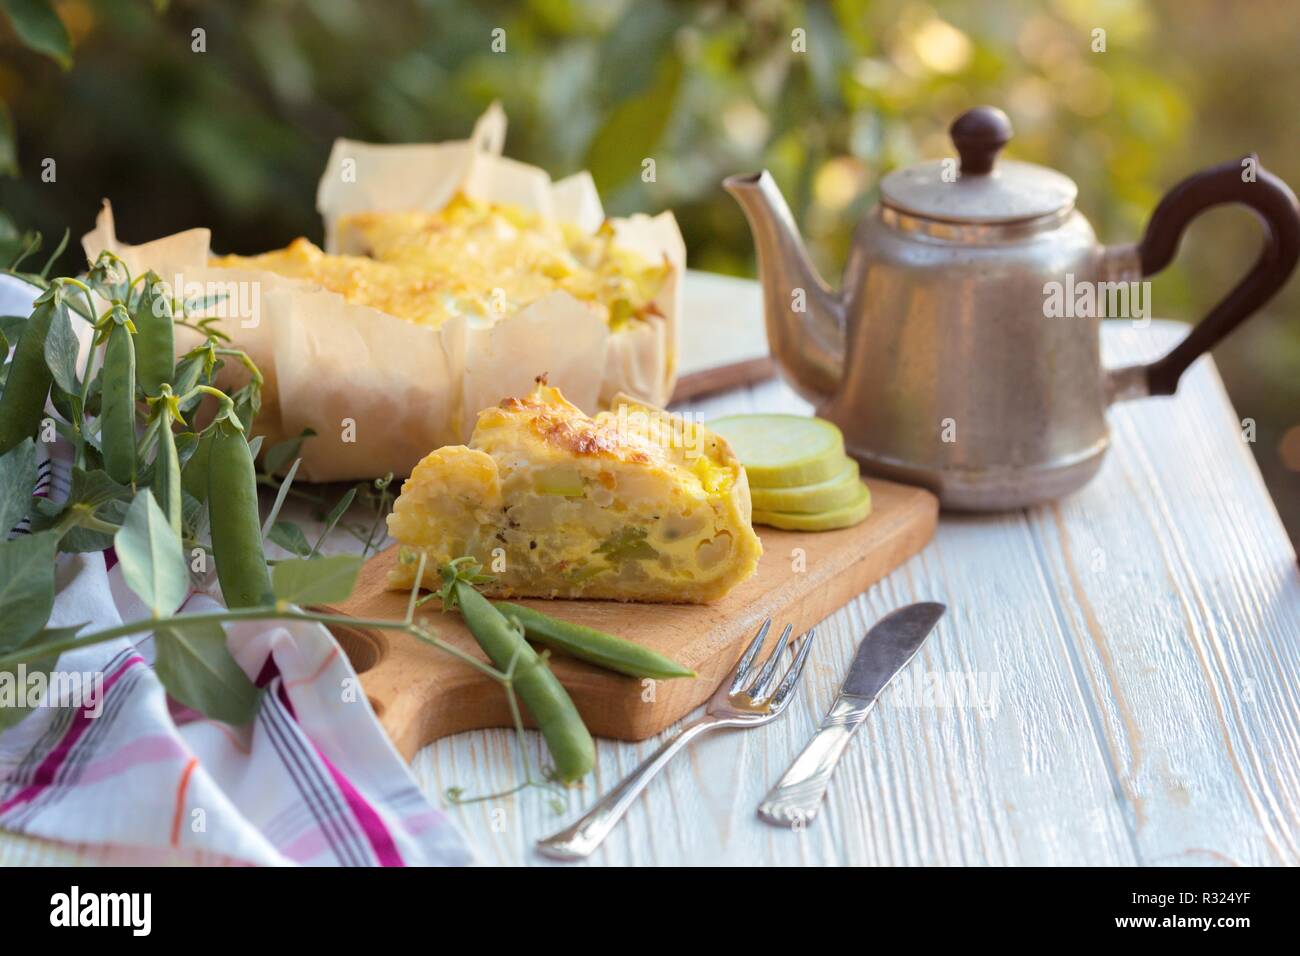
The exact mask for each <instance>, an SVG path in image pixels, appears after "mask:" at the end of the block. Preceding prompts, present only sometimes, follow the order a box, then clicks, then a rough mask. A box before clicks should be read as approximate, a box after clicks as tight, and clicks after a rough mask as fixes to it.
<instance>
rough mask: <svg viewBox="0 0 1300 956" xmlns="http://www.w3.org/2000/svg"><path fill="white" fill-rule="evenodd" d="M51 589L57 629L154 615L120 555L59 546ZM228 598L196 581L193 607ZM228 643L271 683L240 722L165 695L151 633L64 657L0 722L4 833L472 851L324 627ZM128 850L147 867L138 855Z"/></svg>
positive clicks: (56, 484) (307, 851)
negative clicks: (429, 796)
mask: <svg viewBox="0 0 1300 956" xmlns="http://www.w3.org/2000/svg"><path fill="white" fill-rule="evenodd" d="M3 278H5V279H7V277H3ZM30 293H31V287H30V286H27V287H25V289H24V290H18V289H16V288H15V287H14V285H13V284H12V282H11V281H8V282H0V314H20V309H22V308H24V307H25V303H24V302H21V301H18V300H19V299H21V298H22V297H23V296H24V295H26V296H27V299H26V301H27V303H30V301H31V294H30ZM38 454H39V455H40V457H41V464H40V473H39V474H40V478H39V482H40V483H39V485H38V489H37V490H38V493H42V494H49V495H52V496H54V497H55V498H56V499H57V498H58V497H59V496H60V495H61V494H64V493H66V488H67V481H68V462H67V460H66V456H65V453H64V449H63V448H62V447H61V446H60V445H59V444H55V445H53V446H44V445H42V446H41V447H40V448H39V449H38ZM17 533H20V534H21V533H25V529H19V530H18V531H17ZM56 587H57V589H58V596H57V598H56V601H55V606H54V611H53V614H52V615H51V617H50V626H51V627H62V626H69V625H74V624H77V625H84V624H87V623H88V624H90V625H91V626H92V627H94V628H96V629H99V628H104V627H111V626H113V625H115V624H118V623H121V622H123V621H128V620H138V619H140V618H142V617H147V616H148V611H147V609H146V608H145V607H144V606H143V605H142V604H141V603H140V601H139V600H138V599H137V598H136V597H135V595H134V594H133V593H132V592H131V591H130V590H129V589H128V588H127V587H126V586H125V584H124V583H123V582H122V578H121V574H120V569H118V568H116V567H114V561H113V555H112V552H111V551H107V552H102V553H90V554H71V555H64V556H62V557H61V558H60V559H59V566H58V571H57V579H56ZM219 606H220V605H218V604H217V602H216V601H214V600H213V599H212V598H210V597H208V596H207V595H205V594H201V593H195V594H193V595H191V596H190V598H189V600H188V601H187V602H186V604H185V606H184V608H183V610H182V612H183V613H184V612H189V613H196V612H199V613H201V612H206V611H211V610H214V609H217V608H219ZM227 637H228V642H229V647H230V651H231V653H232V654H233V655H234V657H235V660H236V661H238V662H239V664H240V666H241V667H243V668H244V670H245V672H246V673H247V674H248V675H249V676H250V677H252V678H254V679H255V680H256V682H257V683H258V685H259V686H261V687H264V688H265V692H264V693H263V695H262V698H261V704H260V709H259V711H258V714H257V716H256V718H255V719H254V720H253V721H252V722H251V723H250V724H248V725H247V726H244V727H232V726H230V725H227V724H224V723H219V722H217V721H212V720H208V719H206V718H204V717H202V716H201V715H199V714H196V713H194V712H193V711H190V710H188V709H186V708H184V707H181V706H180V705H178V704H177V703H176V702H175V701H172V700H170V699H169V698H168V697H167V694H166V692H165V691H164V689H163V687H162V684H161V683H160V682H159V680H158V678H157V676H156V675H155V673H154V671H153V667H152V664H153V660H154V639H153V637H152V635H147V636H145V637H143V638H140V637H137V638H131V639H120V640H116V641H112V642H109V643H105V644H100V645H96V646H93V647H86V648H82V649H80V650H77V651H71V652H68V653H65V654H63V655H62V656H61V657H60V658H59V661H58V663H57V665H56V667H55V669H54V676H55V677H56V678H57V679H58V681H59V687H58V692H57V693H53V692H52V693H50V694H47V695H46V698H45V700H44V701H42V702H41V703H40V704H39V705H38V706H35V707H34V708H33V709H32V710H31V711H30V713H29V714H28V715H27V716H26V717H25V718H24V719H23V720H22V721H21V722H20V723H19V724H17V725H16V726H14V727H12V728H10V729H9V730H7V731H4V732H3V733H0V829H5V830H10V831H14V832H18V833H22V834H26V835H30V836H35V837H42V838H46V839H52V840H58V841H64V842H69V843H75V844H82V845H86V844H94V845H111V846H118V847H127V848H131V849H132V850H133V851H139V850H144V851H149V850H156V851H158V852H159V853H160V855H165V857H166V859H168V860H175V859H176V858H177V854H178V853H179V854H181V855H182V856H189V857H190V858H192V859H193V860H194V861H195V862H214V861H221V862H232V863H249V864H262V865H284V864H307V865H339V866H400V865H404V864H405V865H426V864H448V865H453V864H466V863H470V862H473V858H472V854H471V853H470V851H469V848H468V846H467V844H466V843H465V840H464V838H463V837H462V836H461V834H460V833H459V831H458V830H457V829H456V827H455V826H454V825H453V824H452V822H451V821H450V820H448V819H447V817H446V816H445V815H444V814H442V813H441V812H440V811H438V810H436V809H434V808H433V807H432V806H431V805H430V804H429V803H428V801H427V800H426V799H425V797H424V795H423V794H422V793H421V792H420V790H419V788H418V787H417V786H416V783H415V780H414V778H413V777H412V775H411V772H410V770H409V768H408V767H407V766H406V764H405V762H404V761H403V760H402V758H401V757H400V756H399V755H398V753H397V751H396V750H395V749H394V748H393V746H392V744H391V743H390V742H389V740H388V738H387V737H386V736H385V735H384V732H383V730H382V729H381V728H380V726H379V723H378V721H377V720H376V719H375V716H374V713H373V711H372V710H371V708H370V704H369V702H368V700H367V699H366V695H365V694H364V693H363V692H362V691H361V688H360V684H359V682H358V680H357V676H356V673H355V672H354V671H353V669H352V666H351V664H350V663H349V662H348V659H347V657H346V656H345V655H344V654H342V653H341V652H340V650H339V647H338V645H337V643H335V641H334V639H333V638H332V637H331V635H330V634H329V632H328V631H327V630H326V629H325V628H324V627H322V626H320V625H318V624H312V623H306V622H283V623H281V622H244V623H241V624H238V625H233V626H230V627H229V628H227ZM17 683H18V685H19V686H20V685H21V683H22V682H21V681H20V682H17ZM15 689H16V687H15V684H14V683H11V684H10V687H9V690H10V692H13V691H14V690H15ZM3 690H4V688H3V687H0V692H3ZM53 690H54V685H53V684H51V691H53ZM133 858H134V860H135V861H136V862H140V861H141V855H140V854H139V853H138V852H137V853H135V855H134V857H133ZM145 858H147V854H146V857H145Z"/></svg>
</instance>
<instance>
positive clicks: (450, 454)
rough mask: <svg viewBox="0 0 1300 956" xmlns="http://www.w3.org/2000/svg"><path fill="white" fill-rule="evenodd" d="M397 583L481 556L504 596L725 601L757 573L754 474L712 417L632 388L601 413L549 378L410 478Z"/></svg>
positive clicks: (397, 514)
mask: <svg viewBox="0 0 1300 956" xmlns="http://www.w3.org/2000/svg"><path fill="white" fill-rule="evenodd" d="M388 530H389V533H390V534H392V536H393V537H394V538H396V539H397V541H398V542H399V543H400V544H401V545H402V546H403V547H402V551H401V560H400V562H399V564H398V565H397V568H396V569H395V570H394V572H393V574H392V576H391V579H390V584H391V585H392V586H393V587H399V588H400V587H410V586H411V584H412V583H413V580H414V575H415V568H416V565H417V562H418V557H419V555H420V554H421V553H423V554H424V555H426V556H427V559H428V560H427V564H426V569H427V570H426V572H425V577H424V580H425V581H429V582H432V581H435V580H436V579H437V578H436V569H437V568H438V567H440V566H441V565H444V564H446V563H447V562H448V561H450V560H452V559H453V558H457V557H460V556H462V555H472V556H473V557H475V558H476V559H478V561H479V562H480V563H481V564H482V565H483V568H484V570H485V571H489V572H491V573H492V574H493V575H494V578H493V580H492V582H491V583H489V584H487V585H485V587H484V590H485V591H486V592H487V593H489V594H492V595H495V596H501V597H512V596H520V597H556V598H609V599H613V600H620V601H665V602H683V603H703V602H707V601H715V600H717V599H719V598H721V597H722V596H723V595H724V594H726V593H727V592H728V591H730V590H731V589H732V588H733V587H735V586H736V585H737V584H738V583H739V582H741V581H743V580H745V578H747V577H749V576H750V575H751V574H753V573H754V571H755V569H756V568H757V566H758V558H759V555H760V554H761V553H762V546H761V545H760V544H759V540H758V536H757V535H756V534H755V533H754V529H753V527H752V526H751V524H750V501H749V483H748V481H747V479H746V477H745V469H744V467H743V466H742V465H741V464H740V462H739V461H738V460H737V459H736V457H735V455H733V454H732V452H731V448H730V447H729V446H728V445H727V443H726V441H725V440H724V439H722V438H720V437H719V436H718V435H715V434H714V433H712V432H710V431H709V430H708V429H706V428H704V427H703V426H702V425H698V424H695V423H692V422H688V421H685V420H683V419H682V418H680V417H678V416H675V415H670V414H668V413H667V412H664V411H662V410H661V409H658V408H654V407H651V406H648V405H643V404H641V403H639V402H636V401H634V400H633V399H630V398H627V397H626V396H622V395H620V396H618V397H616V398H615V400H614V402H613V406H612V408H611V410H610V411H607V412H601V413H600V414H598V415H596V417H595V418H589V417H588V416H587V415H585V414H584V413H583V412H582V411H581V410H580V409H579V408H577V407H575V406H574V405H572V404H570V403H569V402H568V401H566V400H565V399H564V396H562V395H561V394H560V392H559V390H558V389H556V388H552V387H550V386H547V385H546V384H545V382H544V381H539V383H538V385H537V388H536V389H534V391H533V392H532V394H530V395H528V396H527V397H525V398H508V399H506V400H504V401H503V402H501V403H500V404H499V405H497V406H494V407H492V408H488V409H485V410H484V411H482V412H480V413H479V416H478V422H477V424H476V426H475V428H474V434H473V437H472V438H471V440H470V443H469V445H468V446H465V445H447V446H444V447H442V448H439V449H437V450H435V451H433V452H431V453H430V454H429V455H427V456H426V457H425V458H424V460H423V461H421V462H420V463H419V464H418V465H417V466H416V467H415V470H414V471H413V472H412V474H411V477H410V478H408V479H407V480H406V483H405V484H404V485H403V486H402V493H401V495H400V496H399V497H398V499H397V502H396V503H395V504H394V506H393V513H392V515H390V516H389V518H388Z"/></svg>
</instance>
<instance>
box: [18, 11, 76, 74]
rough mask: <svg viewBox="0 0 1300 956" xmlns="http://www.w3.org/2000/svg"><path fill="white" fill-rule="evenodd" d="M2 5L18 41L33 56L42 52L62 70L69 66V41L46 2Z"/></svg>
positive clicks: (57, 17) (66, 32)
mask: <svg viewBox="0 0 1300 956" xmlns="http://www.w3.org/2000/svg"><path fill="white" fill-rule="evenodd" d="M2 2H3V6H4V11H5V13H6V14H8V15H9V22H10V23H11V24H12V25H13V28H14V33H16V34H18V39H20V40H22V41H23V43H24V44H26V45H27V46H28V47H29V48H30V49H33V50H35V51H36V52H37V53H44V54H45V55H46V56H48V57H50V58H51V59H53V60H54V61H55V62H56V63H58V64H59V66H61V67H63V68H64V69H65V70H66V69H68V68H70V67H71V66H72V40H71V39H69V37H68V30H67V27H65V26H64V25H63V21H62V20H60V19H59V15H58V14H57V13H55V12H54V7H53V6H52V5H51V4H50V3H49V0H2Z"/></svg>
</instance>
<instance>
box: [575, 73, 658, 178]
mask: <svg viewBox="0 0 1300 956" xmlns="http://www.w3.org/2000/svg"><path fill="white" fill-rule="evenodd" d="M681 81H682V64H681V62H680V61H679V60H678V59H677V58H676V57H675V56H669V57H666V58H665V59H664V61H663V63H662V65H661V66H660V69H659V76H658V77H657V78H656V79H655V81H654V83H652V84H651V85H650V86H649V87H648V88H646V89H644V90H642V91H641V92H639V93H637V94H635V95H634V96H630V97H628V98H626V99H624V100H623V101H622V102H621V103H618V104H617V105H616V106H615V107H614V109H613V110H612V111H611V112H610V114H609V118H608V119H607V120H606V121H605V125H604V126H602V127H601V128H600V130H599V131H597V133H596V135H595V137H594V138H593V139H592V141H591V145H590V146H589V147H588V148H587V158H586V161H585V163H584V165H585V166H586V167H587V169H589V170H590V171H591V175H592V178H593V179H594V180H595V181H596V186H597V188H598V189H600V190H601V192H602V193H608V192H610V191H612V190H613V189H614V187H616V186H618V185H620V184H621V183H623V182H624V181H625V180H627V179H628V177H630V176H632V175H634V174H636V173H639V172H641V169H642V163H643V162H644V161H645V160H646V159H652V158H653V156H654V152H655V148H656V147H657V146H658V145H659V142H660V140H661V139H662V138H663V135H664V131H665V130H666V129H667V128H668V120H669V119H670V118H671V117H672V114H673V107H674V105H675V104H676V102H677V90H678V87H680V86H681ZM656 176H657V171H656Z"/></svg>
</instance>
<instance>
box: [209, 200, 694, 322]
mask: <svg viewBox="0 0 1300 956" xmlns="http://www.w3.org/2000/svg"><path fill="white" fill-rule="evenodd" d="M339 233H340V235H341V236H342V237H343V238H344V245H345V246H346V247H348V248H354V249H358V250H361V251H364V252H365V255H330V254H327V253H324V252H322V251H321V250H320V249H319V248H318V247H317V246H315V245H313V244H312V243H311V242H309V241H307V240H306V239H296V240H294V241H293V242H292V243H290V244H289V245H288V246H287V247H286V248H284V249H278V250H276V251H274V252H266V253H262V254H261V255H255V256H220V257H217V258H214V259H213V260H212V261H211V264H212V265H214V266H218V267H223V268H242V269H260V270H266V271H269V272H274V273H276V274H278V275H283V276H288V277H291V278H296V279H307V280H309V281H312V282H315V283H318V284H319V285H321V286H323V287H325V288H326V289H329V290H331V291H333V292H337V293H338V294H339V295H342V296H343V297H344V298H346V299H347V300H348V301H349V302H354V303H357V304H359V305H366V306H370V307H372V308H376V309H380V310H382V311H384V312H388V313H390V314H392V315H395V316H398V317H399V318H402V319H406V320H407V321H409V322H415V323H418V324H422V325H430V326H434V327H437V326H439V325H441V324H442V323H444V322H446V321H447V320H448V319H449V318H451V317H453V316H456V315H471V316H475V317H479V318H486V319H494V318H500V317H503V316H506V315H510V314H513V313H514V312H517V311H518V310H519V309H522V308H524V307H526V306H528V305H531V304H532V303H533V302H536V301H537V300H538V299H540V298H542V297H544V296H546V295H549V294H550V293H553V292H558V291H564V292H568V293H569V294H571V295H572V296H574V297H575V298H576V299H578V300H579V301H581V302H584V303H586V304H587V305H588V306H590V307H591V308H593V309H595V310H596V311H598V312H599V313H600V315H601V316H602V317H603V318H604V319H605V321H606V322H608V323H609V325H610V327H611V329H613V330H615V331H617V330H618V329H620V328H623V327H624V326H626V325H627V324H628V323H630V322H635V321H645V320H647V319H649V318H650V317H652V316H654V315H656V314H657V313H656V312H655V307H654V298H655V296H656V295H657V294H658V292H659V289H660V287H661V286H662V285H663V283H664V280H665V279H666V278H667V276H668V273H669V271H670V267H669V265H668V264H667V263H658V264H655V263H649V262H646V261H645V260H644V259H642V258H641V257H640V256H638V255H636V254H635V253H632V252H630V251H628V250H626V249H622V248H620V247H619V246H617V245H616V244H615V242H614V235H613V231H612V230H611V229H610V228H609V227H608V226H602V228H601V229H599V230H598V231H597V232H596V233H595V234H591V235H588V234H586V233H583V232H582V231H581V230H580V229H578V228H577V227H575V226H571V225H565V224H561V223H555V222H551V221H549V220H545V219H543V218H541V217H540V216H537V215H536V214H534V213H532V212H529V211H528V210H525V209H523V208H522V207H519V206H512V205H509V204H505V203H483V202H477V201H474V200H471V199H467V198H466V197H464V196H457V197H456V198H454V199H453V200H452V201H451V202H449V203H448V204H447V205H446V206H445V207H444V208H443V209H441V210H439V211H438V212H432V213H431V212H383V213H380V212H372V213H356V214H353V215H351V216H345V217H343V218H342V219H341V220H340V222H339Z"/></svg>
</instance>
